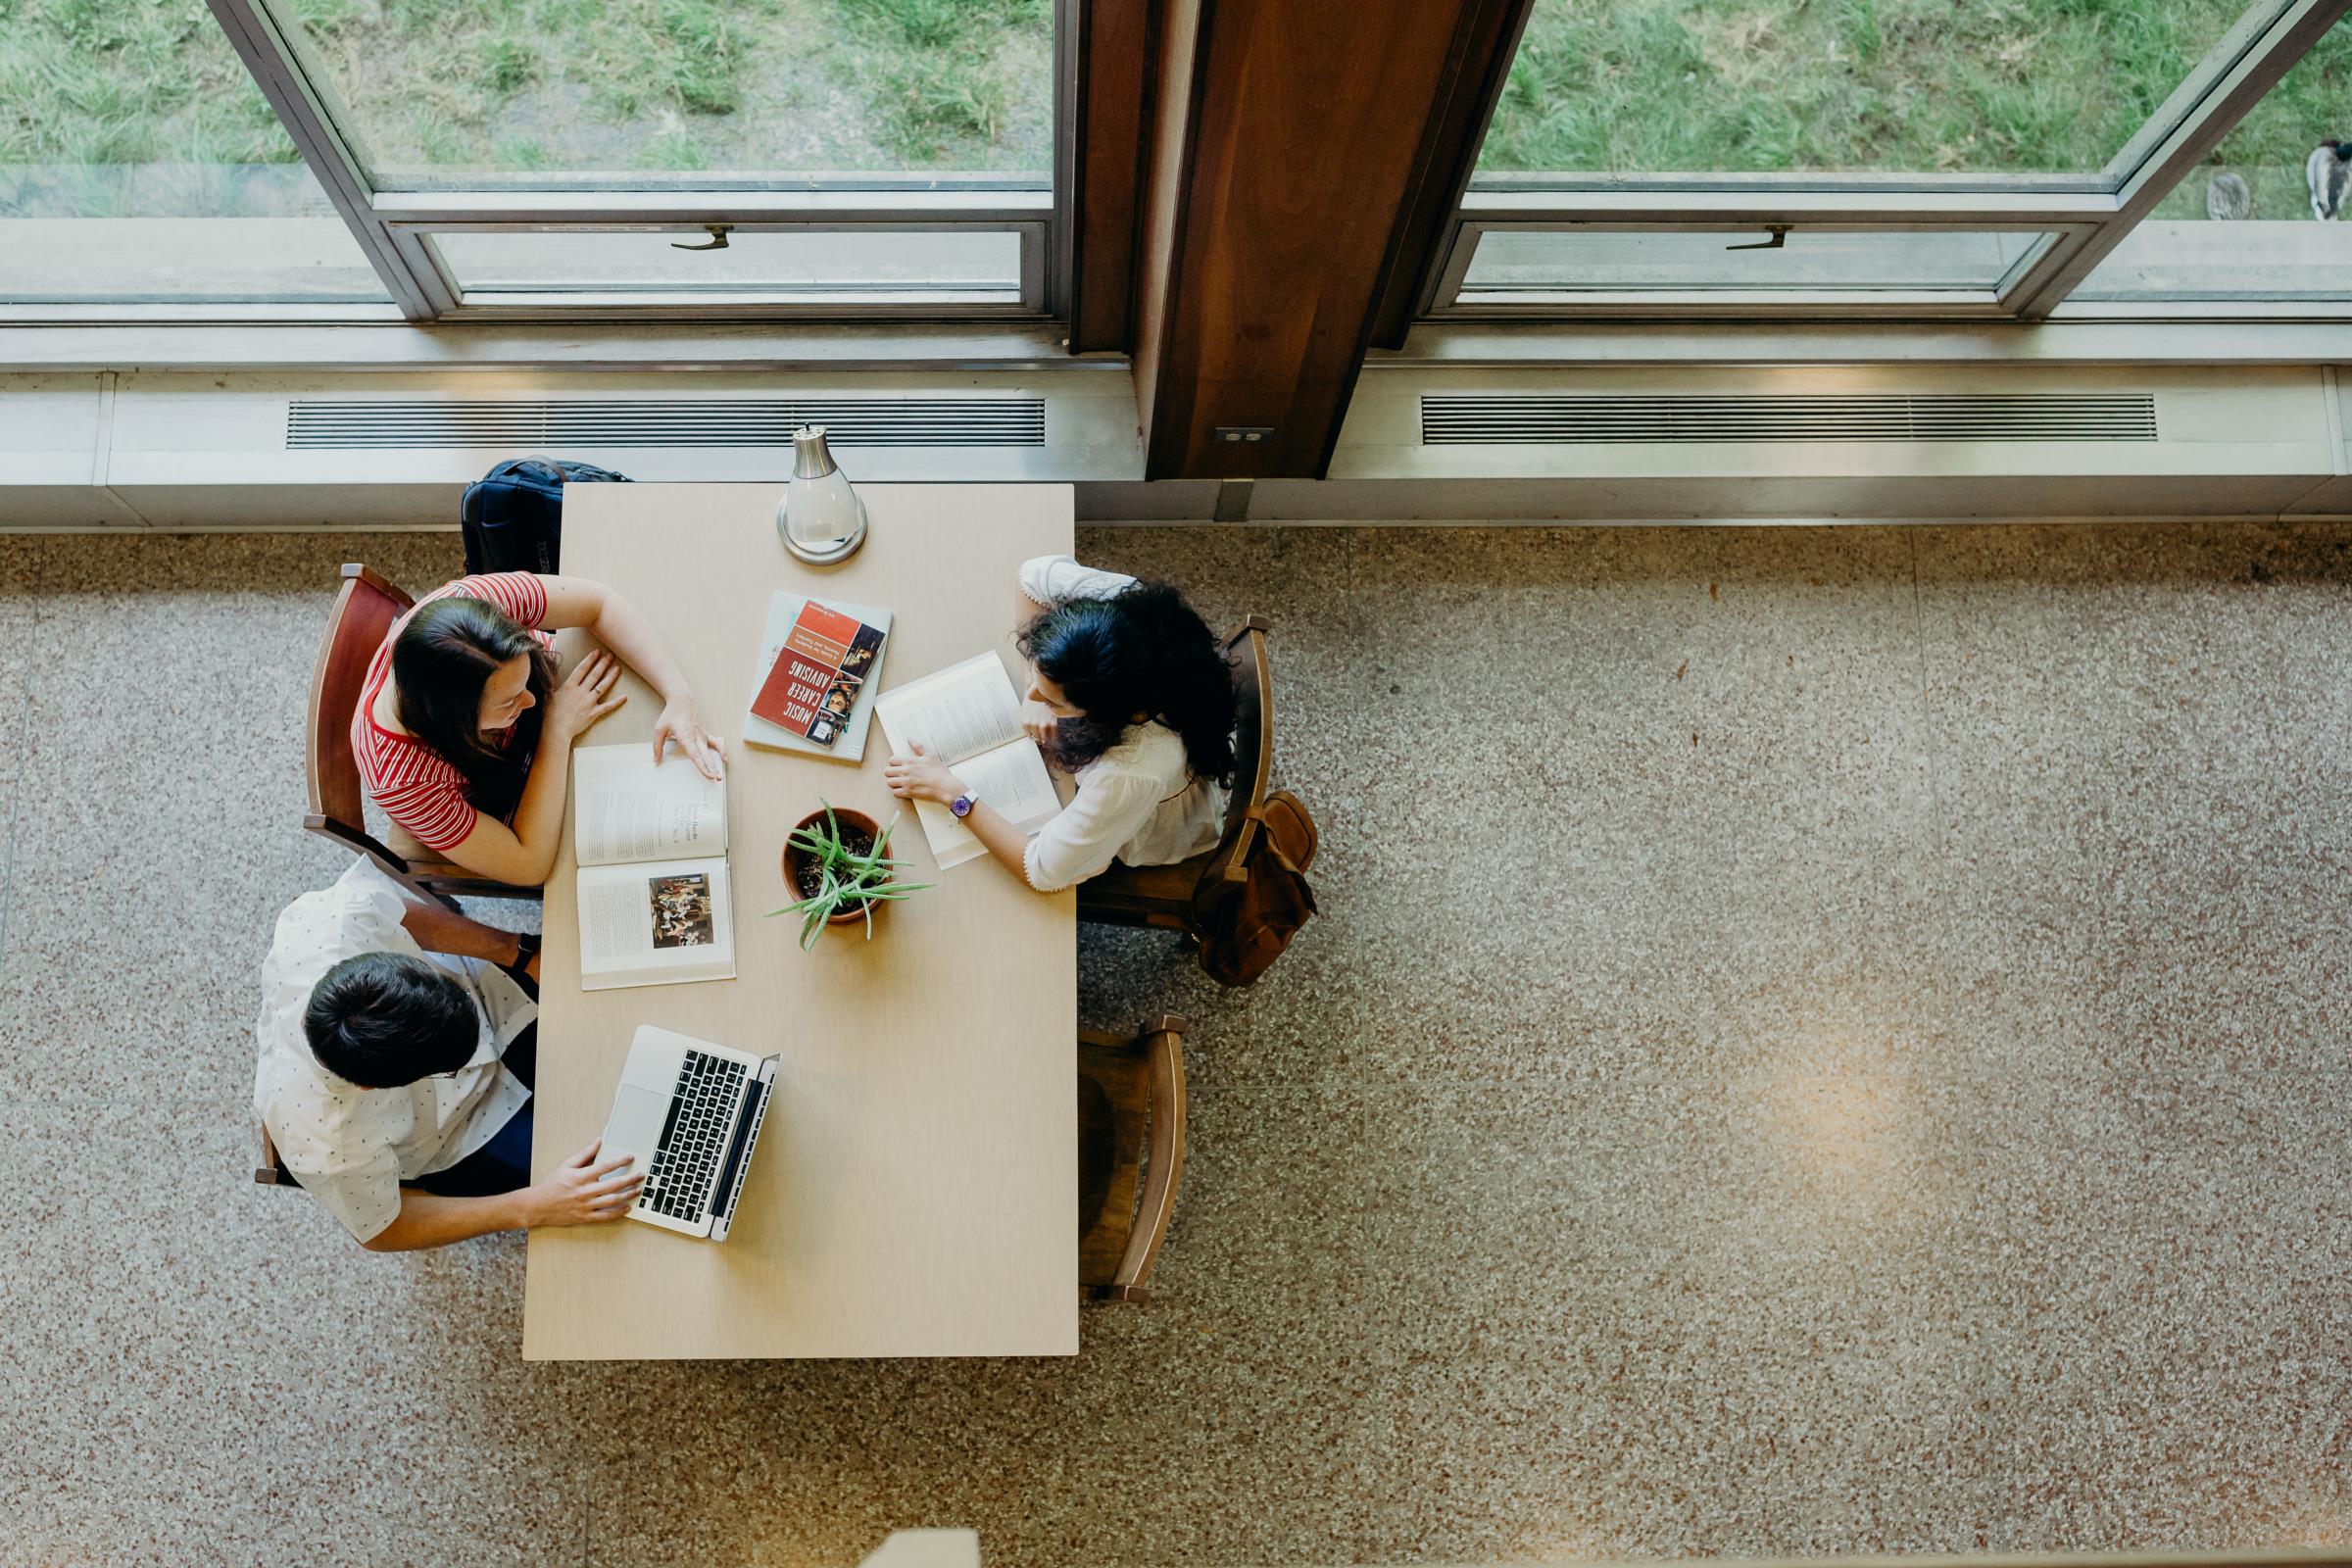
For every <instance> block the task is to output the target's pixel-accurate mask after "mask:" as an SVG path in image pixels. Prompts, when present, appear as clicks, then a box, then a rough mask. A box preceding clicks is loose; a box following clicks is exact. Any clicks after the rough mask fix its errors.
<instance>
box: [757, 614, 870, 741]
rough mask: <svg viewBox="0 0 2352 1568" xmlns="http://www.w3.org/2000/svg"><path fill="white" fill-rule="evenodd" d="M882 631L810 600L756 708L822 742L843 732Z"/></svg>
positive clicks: (771, 719)
mask: <svg viewBox="0 0 2352 1568" xmlns="http://www.w3.org/2000/svg"><path fill="white" fill-rule="evenodd" d="M881 640H882V639H881V633H879V632H877V631H875V630H874V629H873V628H872V627H870V626H867V625H865V624H863V623H862V622H860V621H859V620H858V618H857V617H856V616H854V615H845V614H843V613H841V612H839V611H838V610H828V609H827V608H825V607H824V606H823V605H820V604H818V603H816V601H814V600H810V601H809V603H808V604H806V605H803V606H802V607H801V613H800V614H799V616H798V617H797V618H795V619H794V621H793V623H792V629H791V630H790V631H789V632H787V633H785V636H784V650H783V652H782V653H780V654H778V655H777V656H776V662H775V663H774V664H773V665H772V666H771V667H770V668H769V669H768V672H767V679H766V680H764V681H762V682H761V683H760V695H759V696H757V697H755V698H753V699H752V711H753V712H754V713H756V714H758V715H759V716H760V717H761V718H764V719H766V720H767V721H768V722H769V723H771V724H775V725H779V726H781V727H782V728H784V729H788V730H790V731H792V732H793V733H794V734H795V735H803V736H807V737H808V738H809V740H811V741H814V742H815V743H816V744H817V745H819V746H831V745H832V744H833V743H834V742H835V741H836V740H838V739H840V738H841V730H842V726H843V724H844V723H845V722H847V720H848V719H849V716H850V710H851V709H853V708H855V707H856V706H857V704H858V688H859V686H860V685H862V684H863V681H864V675H865V671H866V670H867V669H869V668H871V667H872V664H873V654H874V650H875V649H876V648H877V647H878V646H879V645H880V643H881Z"/></svg>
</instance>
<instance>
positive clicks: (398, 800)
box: [351, 571, 555, 850]
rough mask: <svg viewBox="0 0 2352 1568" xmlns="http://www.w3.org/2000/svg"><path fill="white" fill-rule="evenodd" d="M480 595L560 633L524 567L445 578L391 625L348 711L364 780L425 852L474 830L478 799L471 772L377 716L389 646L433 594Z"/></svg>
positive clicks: (540, 587)
mask: <svg viewBox="0 0 2352 1568" xmlns="http://www.w3.org/2000/svg"><path fill="white" fill-rule="evenodd" d="M453 595H454V596H457V597H461V598H466V599H480V600H484V601H486V602H487V603H489V604H491V605H494V606H496V607H497V608H498V610H499V611H500V612H501V613H504V614H505V615H506V616H507V617H508V618H509V619H511V620H513V621H514V622H515V624H516V625H517V626H523V627H527V628H529V629H530V630H532V631H534V632H537V634H538V637H539V640H540V641H541V642H543V643H547V644H549V645H550V646H552V645H553V644H554V643H555V638H553V637H551V636H549V635H548V634H547V633H546V632H544V631H539V626H540V624H541V623H542V622H543V621H545V620H546V619H547V585H546V584H545V583H543V582H541V581H540V580H539V578H538V577H537V576H536V575H535V574H533V573H531V572H527V571H500V572H492V573H489V574H487V575H484V576H479V577H460V578H459V579H458V580H457V581H456V582H452V583H444V584H443V585H442V586H440V587H438V588H436V589H434V590H433V591H432V592H431V593H429V594H426V595H425V596H424V597H423V598H422V599H419V600H417V609H413V610H411V611H410V612H409V613H408V614H407V615H403V616H401V617H400V619H398V620H396V621H394V622H393V623H392V629H391V630H390V631H389V632H387V633H386V634H385V635H384V645H383V646H382V647H381V648H378V649H377V650H376V651H375V659H374V662H371V663H370V664H368V683H367V685H365V686H363V687H362V688H361V689H360V706H359V708H358V709H357V710H356V711H354V712H353V713H352V715H351V749H352V752H353V754H354V755H355V756H357V757H358V759H359V762H360V781H361V782H362V783H363V784H365V785H366V786H367V789H368V796H369V798H370V799H372V800H373V801H374V802H375V804H376V805H378V806H380V807H382V808H383V809H384V814H385V815H386V816H388V817H390V818H391V819H392V820H393V821H395V822H398V823H399V824H400V825H401V826H402V827H405V828H407V829H408V830H409V831H410V832H411V833H413V834H415V835H416V836H417V843H419V844H421V845H423V846H424V847H425V848H426V849H428V850H447V849H449V848H450V847H451V846H453V845H455V844H458V843H461V842H463V841H464V839H465V837H466V834H468V833H470V832H472V831H473V818H474V815H475V811H474V809H473V803H472V802H471V801H469V800H467V799H466V775H465V774H463V773H461V772H459V771H458V769H457V766H456V764H455V763H452V762H450V761H449V760H447V759H445V758H443V757H442V756H441V754H440V753H438V752H436V751H434V750H433V749H432V748H431V747H429V746H427V745H425V744H424V742H422V741H420V740H418V739H417V738H416V737H415V736H413V735H396V734H394V733H393V732H392V731H390V730H388V729H386V728H384V727H383V726H382V725H381V724H378V723H377V722H376V721H375V700H376V698H377V696H378V695H380V694H381V693H382V691H383V689H384V680H385V678H386V677H387V676H389V675H390V674H391V673H392V645H393V643H394V642H396V641H398V640H399V637H400V634H401V632H402V630H403V629H404V628H405V627H407V625H408V623H409V616H410V615H414V614H416V613H417V610H420V609H422V608H423V607H424V606H426V605H429V604H431V603H432V602H433V601H434V600H436V599H447V598H450V597H451V596H453Z"/></svg>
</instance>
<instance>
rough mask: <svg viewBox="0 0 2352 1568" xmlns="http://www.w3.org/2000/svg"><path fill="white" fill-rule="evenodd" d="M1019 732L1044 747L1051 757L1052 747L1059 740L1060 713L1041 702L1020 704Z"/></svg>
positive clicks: (1052, 753)
mask: <svg viewBox="0 0 2352 1568" xmlns="http://www.w3.org/2000/svg"><path fill="white" fill-rule="evenodd" d="M1021 733H1022V734H1024V735H1026V736H1028V737H1029V738H1030V739H1031V740H1033V741H1035V742H1037V744H1038V745H1040V746H1043V747H1044V748H1045V749H1046V755H1047V756H1048V757H1052V756H1053V755H1054V747H1055V746H1056V745H1058V744H1059V743H1060V741H1061V715H1060V714H1059V713H1056V712H1054V710H1052V709H1051V708H1048V707H1047V706H1046V705H1045V704H1043V703H1037V702H1029V703H1023V704H1022V705H1021Z"/></svg>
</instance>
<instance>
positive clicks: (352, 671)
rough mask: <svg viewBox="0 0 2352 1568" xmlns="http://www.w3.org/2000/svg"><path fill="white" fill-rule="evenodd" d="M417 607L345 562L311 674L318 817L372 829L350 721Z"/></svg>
mask: <svg viewBox="0 0 2352 1568" xmlns="http://www.w3.org/2000/svg"><path fill="white" fill-rule="evenodd" d="M415 603H416V601H415V600H413V599H411V598H410V597H409V596H408V595H407V594H405V593H403V592H401V591H400V590H399V589H398V588H395V587H393V586H392V584H390V583H389V582H386V581H385V580H384V579H383V578H382V577H380V576H378V575H377V574H376V573H375V572H374V571H372V570H370V569H369V568H368V567H366V566H363V565H361V564H359V563H358V562H356V561H347V562H345V563H344V564H343V586H342V588H341V589H340V590H338V591H337V592H336V594H335V608H334V609H333V610H332V611H330V612H328V613H327V617H326V635H325V636H324V637H323V638H321V639H320V640H319V662H318V663H316V664H314V665H313V666H312V668H311V702H310V712H309V714H308V725H309V734H308V737H307V739H306V741H305V742H304V746H303V773H304V782H305V783H306V784H308V786H309V788H310V808H311V811H312V813H313V814H314V815H318V816H323V817H325V818H326V819H327V820H329V821H331V822H336V823H339V824H341V825H343V826H345V827H348V828H352V829H355V830H358V831H362V832H364V831H366V826H367V818H366V815H365V813H364V810H363V806H362V800H363V797H362V793H361V788H360V760H359V759H358V758H357V757H356V756H354V755H353V753H352V749H351V715H352V713H353V711H354V710H356V709H357V708H358V707H359V705H360V689H361V688H362V687H363V686H365V685H366V684H367V681H368V665H369V664H371V663H373V662H375V651H376V650H377V649H379V648H381V647H383V646H384V639H385V637H387V636H389V635H390V634H391V631H392V624H393V622H395V621H397V620H399V619H400V617H401V616H403V615H405V614H407V613H409V609H410V607H411V606H412V605H414V604H415Z"/></svg>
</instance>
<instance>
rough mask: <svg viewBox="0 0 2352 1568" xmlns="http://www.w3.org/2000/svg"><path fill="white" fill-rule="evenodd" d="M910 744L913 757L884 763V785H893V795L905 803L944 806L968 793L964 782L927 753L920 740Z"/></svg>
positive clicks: (891, 787) (893, 759) (896, 758)
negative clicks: (926, 802) (917, 802)
mask: <svg viewBox="0 0 2352 1568" xmlns="http://www.w3.org/2000/svg"><path fill="white" fill-rule="evenodd" d="M907 744H908V745H909V746H911V747H913V748H914V755H913V756H912V757H893V758H892V759H891V760H889V761H888V762H886V763H884V764H883V767H882V782H883V783H885V784H888V785H889V786H890V793H891V794H893V795H896V796H897V797H898V798H899V799H900V800H902V801H937V802H939V804H940V805H942V806H945V805H947V804H948V802H950V801H952V800H954V799H956V796H958V795H961V794H964V793H965V791H964V787H963V780H961V779H959V778H957V777H956V775H955V774H953V773H951V772H949V771H948V767H947V764H946V763H945V762H942V761H941V760H939V759H938V758H936V757H933V756H932V755H931V754H930V753H929V752H926V751H924V750H923V743H922V742H921V741H909V742H908V743H907Z"/></svg>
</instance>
